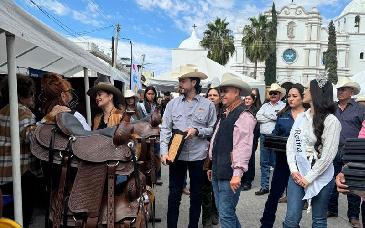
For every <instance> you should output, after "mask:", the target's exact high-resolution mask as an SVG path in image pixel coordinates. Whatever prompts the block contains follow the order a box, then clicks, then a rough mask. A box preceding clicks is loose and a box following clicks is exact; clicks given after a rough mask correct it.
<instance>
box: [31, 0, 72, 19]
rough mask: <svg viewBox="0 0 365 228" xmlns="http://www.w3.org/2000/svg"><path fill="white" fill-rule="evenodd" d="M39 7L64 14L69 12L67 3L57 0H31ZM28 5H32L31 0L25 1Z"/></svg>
mask: <svg viewBox="0 0 365 228" xmlns="http://www.w3.org/2000/svg"><path fill="white" fill-rule="evenodd" d="M33 1H34V2H35V3H36V4H37V5H39V6H40V7H42V8H43V7H44V8H47V9H48V10H50V11H52V13H54V14H56V15H59V16H64V15H66V14H68V13H69V12H70V8H69V7H68V6H67V5H64V4H62V3H61V2H59V1H57V0H33ZM26 2H27V3H28V4H29V5H31V6H34V5H33V4H32V3H31V2H29V1H26Z"/></svg>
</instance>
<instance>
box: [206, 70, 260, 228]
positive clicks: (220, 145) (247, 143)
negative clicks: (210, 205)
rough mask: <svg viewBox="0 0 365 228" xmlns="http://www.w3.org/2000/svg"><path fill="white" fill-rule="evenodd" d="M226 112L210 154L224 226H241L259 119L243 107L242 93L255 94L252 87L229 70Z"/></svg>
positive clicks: (224, 82)
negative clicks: (241, 207) (246, 177)
mask: <svg viewBox="0 0 365 228" xmlns="http://www.w3.org/2000/svg"><path fill="white" fill-rule="evenodd" d="M220 91H221V97H222V104H223V105H224V107H225V112H224V115H223V116H222V117H221V119H220V120H219V123H218V125H217V127H216V129H215V131H214V134H213V137H212V139H211V141H210V148H209V157H210V159H212V170H209V171H208V178H209V179H210V180H212V185H213V191H214V196H215V202H216V206H217V209H218V214H219V220H220V224H221V227H222V228H231V227H241V225H240V222H239V220H238V218H237V215H236V205H237V203H238V200H239V196H240V193H241V178H242V175H243V173H244V172H246V171H247V169H248V163H249V160H250V157H251V154H252V143H253V131H254V128H255V125H256V119H255V117H254V116H253V114H252V113H251V112H250V111H249V110H248V109H246V108H245V107H244V106H243V103H242V100H241V97H240V96H247V95H249V94H250V93H251V88H250V86H249V85H248V84H247V83H245V82H244V81H242V79H241V78H239V77H238V76H236V75H234V74H231V73H225V74H223V76H222V83H221V84H220Z"/></svg>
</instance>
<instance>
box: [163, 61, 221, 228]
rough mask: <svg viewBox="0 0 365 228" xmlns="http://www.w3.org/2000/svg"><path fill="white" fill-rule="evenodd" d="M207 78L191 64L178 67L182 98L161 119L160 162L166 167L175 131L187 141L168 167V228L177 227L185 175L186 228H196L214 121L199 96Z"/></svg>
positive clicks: (205, 101)
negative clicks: (187, 189) (187, 199)
mask: <svg viewBox="0 0 365 228" xmlns="http://www.w3.org/2000/svg"><path fill="white" fill-rule="evenodd" d="M206 78H207V76H206V75H205V74H203V73H201V72H198V71H197V69H196V67H195V66H194V65H185V66H181V67H180V72H179V89H180V92H181V94H182V95H181V96H180V97H178V98H175V99H173V100H171V101H170V102H169V103H168V104H167V106H166V110H165V113H164V115H163V118H162V126H161V132H160V144H161V146H160V148H161V161H162V163H163V164H165V165H166V162H167V161H168V160H170V158H169V157H168V155H167V152H168V144H169V141H170V139H171V136H172V133H173V132H175V131H183V132H186V134H187V135H186V140H185V143H184V145H183V148H182V151H181V154H180V156H179V158H178V160H177V161H175V162H174V163H173V164H170V166H169V197H168V209H167V227H168V228H176V227H177V222H178V218H179V206H180V201H181V195H182V190H183V187H184V182H185V177H186V172H187V170H189V178H190V210H189V215H190V217H189V226H188V227H189V228H195V227H196V228H197V227H198V223H199V218H200V211H201V203H202V192H201V189H202V186H203V183H204V171H203V164H204V160H205V158H206V157H207V151H208V144H209V142H208V140H207V138H208V137H209V136H211V134H212V133H213V126H214V123H215V121H216V111H215V107H214V104H213V103H212V102H210V101H209V100H208V99H206V98H204V97H201V96H200V95H198V94H199V93H200V92H201V86H200V80H204V79H206Z"/></svg>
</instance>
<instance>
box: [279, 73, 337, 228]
mask: <svg viewBox="0 0 365 228" xmlns="http://www.w3.org/2000/svg"><path fill="white" fill-rule="evenodd" d="M303 102H304V103H309V104H310V109H308V110H307V111H306V112H304V113H301V114H299V115H298V116H297V118H296V120H295V122H294V125H293V127H292V129H291V132H290V136H289V139H288V141H287V145H286V153H287V161H288V165H289V169H290V177H289V181H288V193H287V195H288V204H287V212H286V217H285V221H284V223H283V227H284V228H289V227H293V228H294V227H295V228H297V227H299V223H300V220H301V218H302V209H303V205H304V202H305V200H308V204H309V206H308V209H307V212H308V213H309V212H310V211H312V227H314V228H318V227H327V204H328V200H329V196H330V193H331V190H332V188H333V185H334V180H333V175H334V167H333V159H334V158H335V156H336V152H337V147H338V144H339V139H340V132H341V124H340V122H339V121H338V119H337V118H336V117H335V116H334V115H333V113H334V112H335V105H334V102H333V88H332V84H331V82H329V81H328V80H327V76H326V75H324V74H322V75H319V76H318V78H316V79H314V80H312V81H310V83H309V86H308V88H307V89H306V90H305V91H304V98H303Z"/></svg>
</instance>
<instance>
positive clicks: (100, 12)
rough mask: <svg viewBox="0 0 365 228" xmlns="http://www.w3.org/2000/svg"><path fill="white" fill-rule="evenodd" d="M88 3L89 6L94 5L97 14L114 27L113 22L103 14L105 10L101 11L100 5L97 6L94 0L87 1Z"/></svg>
mask: <svg viewBox="0 0 365 228" xmlns="http://www.w3.org/2000/svg"><path fill="white" fill-rule="evenodd" d="M88 2H89V3H91V4H93V5H95V6H97V7H95V8H96V10H97V11H98V12H99V14H100V15H101V16H104V18H106V19H107V20H108V22H109V23H110V24H112V25H114V24H115V23H114V22H112V21H111V20H110V19H109V18H108V16H106V14H105V13H104V12H105V10H104V9H103V7H102V6H101V5H100V4H97V3H96V2H95V1H94V0H88ZM99 7H100V8H101V9H102V11H104V12H102V11H101V10H100V9H99Z"/></svg>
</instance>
